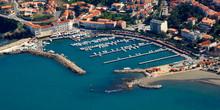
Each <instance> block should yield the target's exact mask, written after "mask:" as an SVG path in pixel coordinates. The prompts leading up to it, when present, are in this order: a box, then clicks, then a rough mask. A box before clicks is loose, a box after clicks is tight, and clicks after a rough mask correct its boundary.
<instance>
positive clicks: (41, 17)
mask: <svg viewBox="0 0 220 110" xmlns="http://www.w3.org/2000/svg"><path fill="white" fill-rule="evenodd" d="M51 18H53V15H45V14H36V15H34V17H33V19H32V20H33V21H44V20H49V19H51Z"/></svg>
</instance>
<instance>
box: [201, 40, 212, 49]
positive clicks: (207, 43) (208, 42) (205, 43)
mask: <svg viewBox="0 0 220 110" xmlns="http://www.w3.org/2000/svg"><path fill="white" fill-rule="evenodd" d="M209 44H211V41H210V40H207V41H204V42H201V43H199V44H198V48H199V49H202V48H203V47H205V46H207V45H209Z"/></svg>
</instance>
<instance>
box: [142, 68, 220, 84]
mask: <svg viewBox="0 0 220 110" xmlns="http://www.w3.org/2000/svg"><path fill="white" fill-rule="evenodd" d="M166 80H167V81H168V80H169V81H180V80H182V81H184V80H193V81H199V82H204V83H209V84H214V85H218V86H220V75H217V74H216V73H212V72H207V71H201V70H195V71H184V72H178V73H173V74H168V75H162V76H158V77H152V78H143V79H141V82H140V83H141V84H144V85H151V84H152V83H155V82H158V81H166Z"/></svg>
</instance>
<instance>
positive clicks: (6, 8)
mask: <svg viewBox="0 0 220 110" xmlns="http://www.w3.org/2000/svg"><path fill="white" fill-rule="evenodd" d="M11 8H12V6H11V5H6V6H1V9H2V10H8V9H11Z"/></svg>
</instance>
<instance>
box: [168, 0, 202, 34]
mask: <svg viewBox="0 0 220 110" xmlns="http://www.w3.org/2000/svg"><path fill="white" fill-rule="evenodd" d="M190 17H197V18H198V21H200V20H201V19H202V18H203V17H204V16H202V15H201V14H200V13H198V12H197V9H196V8H195V7H194V6H191V5H190V4H188V3H185V4H182V5H181V6H179V7H177V8H174V9H173V11H172V12H171V15H170V17H169V18H168V24H169V28H176V29H178V30H180V29H182V28H186V27H188V28H189V27H190V26H186V25H182V24H183V23H184V22H185V21H187V19H188V18H190ZM190 28H195V27H190Z"/></svg>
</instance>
